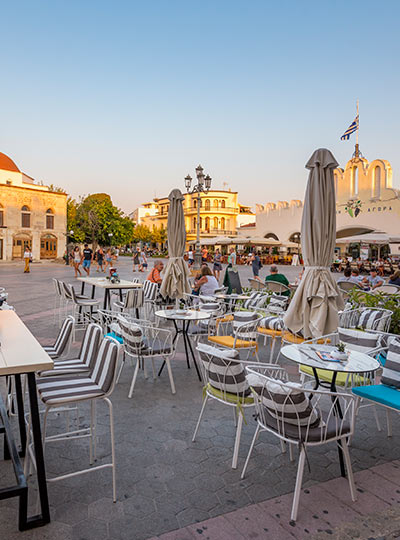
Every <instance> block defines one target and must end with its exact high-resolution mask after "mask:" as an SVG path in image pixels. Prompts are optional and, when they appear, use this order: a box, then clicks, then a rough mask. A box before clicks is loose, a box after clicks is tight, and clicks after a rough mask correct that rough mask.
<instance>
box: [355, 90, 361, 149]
mask: <svg viewBox="0 0 400 540" xmlns="http://www.w3.org/2000/svg"><path fill="white" fill-rule="evenodd" d="M356 118H357V129H356V151H355V153H354V154H355V157H356V159H358V157H359V156H360V150H359V146H358V130H359V128H360V118H359V116H358V99H357V115H356Z"/></svg>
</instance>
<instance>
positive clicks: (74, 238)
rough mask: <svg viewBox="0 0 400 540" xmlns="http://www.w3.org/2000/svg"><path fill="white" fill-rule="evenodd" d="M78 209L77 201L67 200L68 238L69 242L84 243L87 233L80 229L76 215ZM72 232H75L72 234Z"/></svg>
mask: <svg viewBox="0 0 400 540" xmlns="http://www.w3.org/2000/svg"><path fill="white" fill-rule="evenodd" d="M77 209H78V203H77V202H76V201H75V199H72V198H71V197H68V199H67V236H68V241H70V242H78V243H82V242H83V241H84V240H85V233H84V231H83V230H82V229H80V227H79V225H78V222H77V219H76V214H77ZM71 231H73V232H72V233H71Z"/></svg>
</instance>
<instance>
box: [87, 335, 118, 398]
mask: <svg viewBox="0 0 400 540" xmlns="http://www.w3.org/2000/svg"><path fill="white" fill-rule="evenodd" d="M118 349H119V347H118V344H117V343H116V342H115V341H114V340H113V339H103V340H102V342H101V344H100V348H99V349H98V352H97V355H96V359H95V362H94V365H93V370H92V372H91V375H90V378H91V379H92V380H93V381H94V382H95V383H96V384H97V385H98V386H99V387H100V388H101V390H102V391H103V392H104V393H105V394H106V395H110V394H111V393H112V391H113V390H114V386H115V376H116V368H117V360H118Z"/></svg>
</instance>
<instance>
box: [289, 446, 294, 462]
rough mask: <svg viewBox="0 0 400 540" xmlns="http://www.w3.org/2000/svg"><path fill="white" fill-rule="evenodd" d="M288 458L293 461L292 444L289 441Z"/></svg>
mask: <svg viewBox="0 0 400 540" xmlns="http://www.w3.org/2000/svg"><path fill="white" fill-rule="evenodd" d="M289 459H290V461H294V455H293V444H292V443H289Z"/></svg>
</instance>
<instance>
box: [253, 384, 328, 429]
mask: <svg viewBox="0 0 400 540" xmlns="http://www.w3.org/2000/svg"><path fill="white" fill-rule="evenodd" d="M252 387H253V389H254V391H255V392H256V393H257V394H258V395H259V396H260V399H261V403H262V404H263V405H264V407H265V408H266V410H267V412H268V414H270V415H271V416H272V418H274V419H275V420H277V421H278V422H284V423H286V424H292V425H296V426H298V425H300V426H302V427H303V426H309V427H310V428H314V427H318V426H319V424H320V420H321V419H320V416H319V414H318V411H316V410H315V409H314V408H313V407H312V405H311V403H310V400H309V399H308V397H307V396H306V395H305V393H304V392H303V390H302V389H301V386H300V385H298V384H296V383H285V384H284V385H283V384H280V383H279V381H276V380H274V379H269V380H267V381H266V382H264V384H263V385H261V386H258V385H257V383H255V384H253V386H252Z"/></svg>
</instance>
